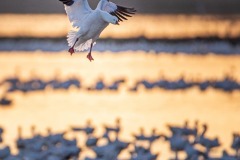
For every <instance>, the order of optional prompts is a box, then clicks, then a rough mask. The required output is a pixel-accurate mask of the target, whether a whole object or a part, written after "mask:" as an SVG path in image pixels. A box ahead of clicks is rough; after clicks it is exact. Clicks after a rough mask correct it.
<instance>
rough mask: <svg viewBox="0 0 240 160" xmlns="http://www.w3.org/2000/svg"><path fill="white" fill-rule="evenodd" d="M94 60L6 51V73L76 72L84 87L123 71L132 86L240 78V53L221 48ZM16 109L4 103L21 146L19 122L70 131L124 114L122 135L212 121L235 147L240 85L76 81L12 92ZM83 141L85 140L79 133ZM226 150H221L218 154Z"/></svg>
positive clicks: (2, 64)
mask: <svg viewBox="0 0 240 160" xmlns="http://www.w3.org/2000/svg"><path fill="white" fill-rule="evenodd" d="M93 54H94V58H95V61H94V62H92V63H90V62H89V61H88V60H87V59H86V54H76V55H74V56H69V55H67V53H66V52H63V53H61V54H51V53H44V54H43V53H41V52H36V53H34V54H31V53H21V54H18V53H16V52H12V53H1V54H0V68H1V70H0V75H1V77H0V78H1V80H2V79H4V78H5V77H7V76H14V75H15V74H17V75H18V76H20V77H21V78H22V79H29V78H30V77H31V76H33V75H35V76H37V77H40V78H43V79H51V78H53V77H55V75H56V74H57V73H58V77H59V78H61V79H66V78H68V77H69V76H72V75H74V76H76V77H81V78H82V82H83V85H84V86H88V85H93V84H94V82H95V81H96V80H97V79H98V78H99V77H103V78H104V80H106V81H107V82H111V81H112V80H113V79H116V78H119V77H126V78H127V86H131V85H132V84H133V82H134V81H136V80H139V79H141V78H147V79H150V80H151V79H152V80H156V79H158V78H160V77H161V76H163V75H164V76H165V78H168V79H176V78H179V77H181V76H183V75H184V77H186V78H187V79H188V80H191V79H199V80H206V79H221V78H223V77H224V76H225V75H226V73H228V74H231V75H232V76H233V77H235V78H236V79H237V80H238V82H239V81H240V58H239V56H218V55H211V54H210V55H207V56H199V55H184V54H178V55H169V54H158V55H156V54H144V53H143V52H137V53H135V52H134V53H131V52H126V53H122V54H111V53H107V52H106V53H93ZM10 97H11V98H13V99H14V105H13V106H12V107H11V108H5V109H4V108H0V117H1V124H0V125H2V126H3V127H4V128H5V129H6V133H5V134H4V137H5V140H6V142H5V143H6V144H11V146H14V143H13V140H14V139H16V137H17V127H18V126H23V129H24V130H23V135H24V136H28V135H30V126H31V125H33V124H35V125H36V126H37V130H38V131H39V132H41V133H46V128H48V127H51V128H52V129H53V131H63V130H66V129H68V128H69V126H70V125H79V124H80V125H83V124H85V121H86V120H87V119H92V120H93V123H94V124H95V125H96V126H97V127H98V131H97V134H100V133H101V132H102V129H101V126H102V125H101V124H103V123H105V124H106V123H107V124H113V123H114V120H115V119H116V118H117V117H121V118H122V126H123V133H122V134H121V137H122V138H123V139H127V140H130V139H132V137H131V133H133V132H135V133H136V132H137V131H139V130H138V129H139V128H140V127H142V126H143V127H144V128H146V131H147V133H150V131H151V129H152V128H154V127H156V128H157V129H158V131H159V132H161V133H169V132H168V131H167V128H166V124H167V123H171V124H179V125H181V124H183V123H184V121H185V120H187V119H188V120H190V123H191V124H190V125H194V124H193V123H194V121H195V120H199V121H200V123H201V124H202V123H207V124H209V132H208V133H207V135H208V136H210V137H215V136H219V138H220V141H221V143H222V144H223V148H229V146H230V143H231V140H232V135H231V134H232V132H239V131H240V130H239V128H238V127H239V124H240V117H239V115H240V92H239V91H236V92H233V93H230V94H229V93H224V92H222V91H217V90H214V89H208V90H207V91H205V92H201V91H199V90H198V89H197V88H192V89H189V90H185V91H165V90H160V89H154V90H152V91H146V90H144V89H140V91H139V92H137V93H132V92H128V91H127V88H124V87H122V88H121V89H120V91H118V92H110V91H101V92H95V91H93V92H87V91H86V90H77V89H74V88H72V89H71V90H69V91H66V92H64V91H53V90H46V91H43V92H33V93H30V94H23V93H19V92H17V93H12V94H10ZM80 143H83V139H82V138H81V139H80ZM220 151H221V150H217V154H219V153H220ZM154 152H160V153H161V155H160V157H159V158H160V159H167V158H169V157H170V154H169V152H168V145H167V144H166V143H165V142H163V141H162V140H160V141H158V142H157V143H156V145H155V147H154Z"/></svg>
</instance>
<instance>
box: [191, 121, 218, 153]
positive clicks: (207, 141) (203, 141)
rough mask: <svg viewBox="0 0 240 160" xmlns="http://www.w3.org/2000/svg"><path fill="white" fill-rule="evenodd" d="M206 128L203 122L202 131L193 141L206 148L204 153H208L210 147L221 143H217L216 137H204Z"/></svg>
mask: <svg viewBox="0 0 240 160" xmlns="http://www.w3.org/2000/svg"><path fill="white" fill-rule="evenodd" d="M207 128H208V127H207V125H206V124H204V125H203V132H202V134H201V135H200V136H199V137H196V140H195V142H196V143H199V144H201V145H202V146H204V147H205V148H206V153H207V154H208V153H209V151H210V150H211V149H212V148H215V147H219V146H220V145H221V144H220V143H219V140H218V138H215V139H209V138H206V137H205V133H206V131H207Z"/></svg>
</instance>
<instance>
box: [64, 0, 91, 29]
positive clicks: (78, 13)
mask: <svg viewBox="0 0 240 160" xmlns="http://www.w3.org/2000/svg"><path fill="white" fill-rule="evenodd" d="M65 10H66V13H67V15H68V18H69V20H70V22H71V23H72V25H73V27H78V28H79V27H80V26H81V25H82V23H81V22H83V21H84V19H85V18H86V17H87V16H88V15H89V14H90V13H91V12H92V9H91V8H90V6H89V4H88V1H87V0H75V1H74V3H73V4H72V5H71V6H67V5H65Z"/></svg>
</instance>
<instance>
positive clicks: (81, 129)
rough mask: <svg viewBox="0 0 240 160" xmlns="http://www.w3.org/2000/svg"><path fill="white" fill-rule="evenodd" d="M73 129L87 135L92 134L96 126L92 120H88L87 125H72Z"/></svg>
mask: <svg viewBox="0 0 240 160" xmlns="http://www.w3.org/2000/svg"><path fill="white" fill-rule="evenodd" d="M71 129H72V131H74V132H78V131H79V132H84V133H85V134H86V135H88V136H90V135H91V134H93V132H94V130H95V128H94V127H93V126H92V122H91V120H88V121H87V124H86V126H85V127H72V128H71Z"/></svg>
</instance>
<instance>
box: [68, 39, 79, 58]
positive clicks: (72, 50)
mask: <svg viewBox="0 0 240 160" xmlns="http://www.w3.org/2000/svg"><path fill="white" fill-rule="evenodd" d="M77 41H78V38H77V39H76V41H75V43H74V44H73V46H72V47H71V48H69V50H68V52H69V53H70V54H71V55H72V54H73V53H74V46H75V44H76V43H77Z"/></svg>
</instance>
